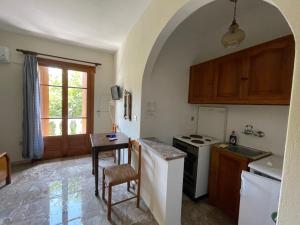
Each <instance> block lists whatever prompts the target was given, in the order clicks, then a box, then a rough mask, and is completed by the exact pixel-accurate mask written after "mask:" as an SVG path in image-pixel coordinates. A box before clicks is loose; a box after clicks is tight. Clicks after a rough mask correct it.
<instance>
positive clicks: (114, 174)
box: [104, 164, 138, 185]
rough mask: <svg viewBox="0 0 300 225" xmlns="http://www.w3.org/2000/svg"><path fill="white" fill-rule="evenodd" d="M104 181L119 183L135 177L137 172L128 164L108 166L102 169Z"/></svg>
mask: <svg viewBox="0 0 300 225" xmlns="http://www.w3.org/2000/svg"><path fill="white" fill-rule="evenodd" d="M104 175H105V182H106V183H107V184H114V185H116V184H121V183H124V182H127V181H129V180H133V179H136V178H137V176H138V174H137V173H136V172H135V170H134V169H133V168H132V167H131V165H129V164H123V165H117V166H110V167H106V168H105V169H104Z"/></svg>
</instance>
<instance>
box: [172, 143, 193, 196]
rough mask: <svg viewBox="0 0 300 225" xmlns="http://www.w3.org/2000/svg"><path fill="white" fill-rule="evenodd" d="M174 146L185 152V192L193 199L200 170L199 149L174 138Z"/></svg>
mask: <svg viewBox="0 0 300 225" xmlns="http://www.w3.org/2000/svg"><path fill="white" fill-rule="evenodd" d="M173 146H174V147H175V148H178V149H179V150H181V151H183V152H185V153H186V154H187V156H186V157H185V159H184V175H183V192H184V193H185V194H187V195H188V196H189V197H191V198H193V199H194V198H195V192H196V184H197V169H198V148H197V147H195V146H193V145H190V144H188V143H185V142H183V141H180V140H178V139H176V138H173Z"/></svg>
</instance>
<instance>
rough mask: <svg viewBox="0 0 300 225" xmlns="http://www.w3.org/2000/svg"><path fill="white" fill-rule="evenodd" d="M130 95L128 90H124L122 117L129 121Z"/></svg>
mask: <svg viewBox="0 0 300 225" xmlns="http://www.w3.org/2000/svg"><path fill="white" fill-rule="evenodd" d="M131 109H132V95H131V93H130V92H129V91H127V90H125V91H124V119H125V120H127V119H128V120H129V121H131Z"/></svg>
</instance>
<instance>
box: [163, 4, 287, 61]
mask: <svg viewBox="0 0 300 225" xmlns="http://www.w3.org/2000/svg"><path fill="white" fill-rule="evenodd" d="M233 7H234V4H233V3H232V2H230V1H229V0H216V1H214V2H212V3H210V4H207V5H206V6H204V7H202V8H200V9H198V10H196V11H195V12H194V13H193V14H192V15H191V16H189V17H188V18H187V19H186V20H184V21H183V22H182V23H181V24H180V25H179V26H178V27H177V28H176V29H175V30H174V32H173V33H172V34H171V35H170V37H169V39H168V40H167V41H166V43H165V45H164V47H163V49H162V50H161V53H160V55H161V56H166V55H168V57H166V60H174V58H175V57H178V58H180V61H181V62H182V63H183V64H184V63H186V65H185V66H186V67H189V66H190V65H192V64H195V63H199V62H203V61H206V60H209V59H212V58H216V57H220V56H222V55H226V54H230V53H232V52H236V51H239V50H242V49H245V48H248V47H251V46H254V45H257V44H260V43H263V42H266V41H269V40H272V39H275V38H278V37H281V36H284V35H288V34H291V33H292V31H291V29H290V27H289V25H288V23H287V21H286V20H285V18H284V16H283V15H282V14H281V12H280V11H279V10H278V9H277V8H276V7H275V6H273V5H270V4H269V3H267V2H265V1H262V0H239V1H238V6H237V22H238V24H239V25H240V28H241V29H243V30H244V31H245V32H246V39H245V40H244V41H243V42H242V43H241V44H240V45H239V46H236V47H231V48H230V47H229V48H224V46H223V45H222V44H221V38H222V36H223V34H224V33H225V32H227V31H228V27H229V25H230V24H231V22H232V17H233ZM174 46H176V48H175V47H174ZM158 60H161V58H158V59H157V61H158Z"/></svg>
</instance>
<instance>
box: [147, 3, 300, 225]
mask: <svg viewBox="0 0 300 225" xmlns="http://www.w3.org/2000/svg"><path fill="white" fill-rule="evenodd" d="M210 2H212V1H201V2H200V1H190V2H188V3H187V4H186V5H185V6H184V7H182V8H181V9H180V10H179V11H178V12H177V13H176V14H175V15H174V16H173V17H172V19H171V20H170V21H169V22H168V24H167V25H166V26H165V28H164V29H163V30H162V32H161V33H160V34H159V36H158V38H157V39H156V42H155V44H154V45H153V47H152V50H151V52H150V55H149V57H148V59H147V63H146V66H145V71H144V74H143V80H144V79H145V78H146V77H147V76H150V75H151V73H152V70H153V66H154V65H155V61H156V59H157V57H158V55H159V53H160V51H161V49H162V48H163V46H164V44H165V43H166V41H167V39H168V38H169V36H170V35H171V33H172V32H173V31H174V30H175V29H176V27H177V26H178V24H180V23H181V22H182V21H184V20H185V19H186V18H187V17H188V16H189V15H191V14H192V13H193V12H195V11H196V10H198V9H199V8H201V7H203V6H205V5H206V4H208V3H210ZM266 2H268V3H270V4H272V5H274V6H275V5H276V6H278V8H280V9H281V8H282V9H283V10H282V12H283V14H284V15H287V17H288V18H289V13H288V12H291V11H293V10H291V11H289V10H290V8H289V7H286V6H284V4H282V5H281V3H279V1H274V2H273V1H266ZM274 3H277V4H274ZM280 6H282V7H280ZM284 12H287V13H284ZM290 16H291V20H290V21H293V22H295V20H296V19H295V17H294V14H293V13H291V14H290ZM294 35H295V38H296V40H297V35H296V32H295V29H294ZM296 48H297V46H296ZM296 60H297V57H296V59H295V61H296ZM295 71H297V67H295ZM296 79H297V77H296V76H294V87H293V90H294V91H293V95H294V96H295V93H296V91H295V80H296ZM142 89H143V88H142ZM142 98H143V95H142ZM142 102H143V101H142ZM142 104H143V103H142ZM144 106H145V105H144ZM298 107H299V106H298V104H297V103H296V102H295V101H293V100H292V103H291V113H290V117H289V121H291V120H292V121H295V122H296V121H297V122H296V123H295V125H291V122H290V125H289V133H291V130H293V129H294V130H295V131H296V130H297V128H296V127H295V126H296V124H297V123H298V122H299V119H297V117H296V114H294V116H293V111H297V110H299V108H298ZM142 108H144V107H143V106H142ZM142 130H143V127H142V125H141V132H143V131H142ZM289 136H290V138H288V142H289V140H291V141H292V142H293V141H295V138H296V135H295V136H294V135H289ZM292 136H294V137H292ZM290 144H292V143H290ZM288 146H289V143H287V148H288ZM290 147H292V149H293V151H295V150H294V146H290ZM289 154H290V153H289V152H286V156H287V157H286V160H285V170H288V171H291V168H292V167H293V165H295V164H294V163H296V162H295V161H294V162H292V161H293V160H292V159H291V158H290V155H289ZM287 179H288V178H287ZM296 183H297V182H295V183H293V184H292V185H293V187H297V186H296ZM285 184H286V185H287V186H288V181H287V180H286V179H284V181H283V189H282V190H283V192H282V193H283V194H282V201H281V207H280V208H281V211H280V214H281V215H282V218H283V219H282V221H285V224H287V223H288V222H287V221H288V220H286V219H284V218H285V217H284V214H287V213H288V212H287V211H286V210H285V207H284V206H285V205H286V204H287V202H286V201H287V200H285V198H286V197H287V199H290V200H293V199H292V198H290V197H291V196H289V195H288V194H287V193H285ZM297 184H299V183H297ZM294 200H295V199H294ZM282 224H284V222H282Z"/></svg>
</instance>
